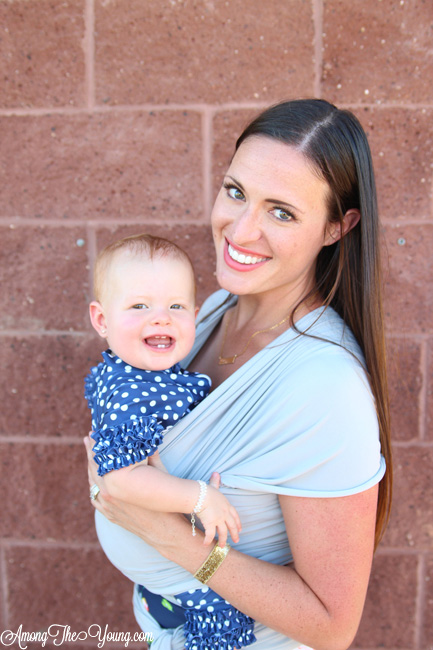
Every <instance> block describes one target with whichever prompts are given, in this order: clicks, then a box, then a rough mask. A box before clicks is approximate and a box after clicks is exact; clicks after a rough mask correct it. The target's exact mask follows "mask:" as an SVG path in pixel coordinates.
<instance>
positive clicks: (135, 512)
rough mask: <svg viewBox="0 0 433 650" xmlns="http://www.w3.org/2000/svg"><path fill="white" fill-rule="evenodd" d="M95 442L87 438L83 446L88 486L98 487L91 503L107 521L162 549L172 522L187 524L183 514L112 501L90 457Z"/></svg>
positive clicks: (117, 500)
mask: <svg viewBox="0 0 433 650" xmlns="http://www.w3.org/2000/svg"><path fill="white" fill-rule="evenodd" d="M93 444H94V441H93V440H92V438H91V437H90V435H89V436H86V437H85V438H84V445H85V447H86V452H87V461H88V462H87V473H88V479H89V486H90V487H91V486H93V485H97V486H98V488H99V490H100V492H99V493H98V496H97V497H96V499H94V500H92V501H91V503H92V505H93V507H94V508H96V510H99V512H100V513H102V514H103V515H104V516H105V517H106V518H107V519H109V520H110V521H112V522H113V523H115V524H117V525H118V526H122V528H126V530H129V531H130V532H131V533H134V534H135V535H138V536H139V537H141V538H142V539H143V540H144V541H145V542H147V543H148V544H150V545H151V546H155V547H159V546H160V545H162V546H163V540H164V539H165V538H166V537H168V539H170V540H171V537H172V531H173V530H175V529H176V526H175V525H174V522H175V521H177V520H179V519H180V520H183V521H184V522H185V525H187V526H188V525H189V527H190V524H188V522H187V521H186V520H185V518H184V517H183V515H178V514H174V513H164V512H162V513H161V512H155V511H150V510H146V509H144V508H142V507H138V506H134V505H131V504H128V503H126V502H125V501H120V500H119V499H114V498H113V496H112V495H110V493H109V492H108V490H107V488H106V485H105V480H104V477H103V476H98V465H97V464H96V462H95V461H94V458H93V452H92V447H93Z"/></svg>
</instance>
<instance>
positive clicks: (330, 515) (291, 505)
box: [88, 448, 377, 650]
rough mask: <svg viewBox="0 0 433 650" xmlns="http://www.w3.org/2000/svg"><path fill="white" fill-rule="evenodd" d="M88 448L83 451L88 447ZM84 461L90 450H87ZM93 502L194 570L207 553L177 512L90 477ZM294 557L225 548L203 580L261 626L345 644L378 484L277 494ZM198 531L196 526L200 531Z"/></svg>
mask: <svg viewBox="0 0 433 650" xmlns="http://www.w3.org/2000/svg"><path fill="white" fill-rule="evenodd" d="M89 451H90V450H89V448H88V453H89ZM89 460H90V461H91V460H92V459H91V454H90V453H89ZM89 480H90V482H91V483H94V482H97V483H98V485H99V486H100V487H101V494H100V496H98V499H97V500H96V501H95V502H94V505H95V507H96V508H97V509H98V510H100V511H101V512H102V513H103V514H104V515H105V516H107V517H108V518H109V519H110V520H112V521H114V522H115V523H117V524H119V525H121V526H123V527H124V528H127V529H128V530H130V531H131V532H133V533H135V534H137V535H139V536H140V537H142V538H143V539H144V540H145V541H146V542H148V543H149V544H151V545H152V546H154V547H155V548H157V549H158V551H159V552H160V553H161V554H162V555H164V556H165V557H167V558H168V559H170V560H172V561H174V562H176V563H177V564H179V565H180V566H182V567H183V568H184V569H186V570H187V571H190V572H191V573H195V571H197V569H198V568H199V567H200V566H201V564H202V563H203V562H204V561H205V559H206V557H207V556H208V554H209V549H208V548H206V547H204V546H203V543H202V537H201V535H200V534H199V535H198V536H197V537H195V538H193V537H192V536H191V527H190V525H189V523H188V522H187V521H186V519H185V518H184V517H183V516H181V515H173V514H164V513H150V512H148V511H144V510H143V509H141V508H137V507H136V506H130V505H128V504H126V503H119V502H118V501H116V500H115V499H113V497H112V496H111V495H110V494H109V493H107V491H106V489H105V486H104V485H103V482H102V481H101V480H100V479H99V477H96V473H95V470H94V467H93V462H91V463H90V465H89ZM280 503H281V508H282V511H283V515H284V519H285V522H286V527H287V531H288V536H289V538H290V545H291V548H292V552H293V558H294V564H293V565H291V566H290V567H285V566H278V565H273V564H270V563H268V562H264V561H262V560H258V559H256V558H253V557H250V556H248V555H245V554H243V553H240V552H238V551H235V550H234V549H232V550H231V551H230V553H229V554H228V556H227V558H226V559H225V560H224V562H223V564H222V565H221V567H220V568H219V569H218V571H217V572H216V573H215V574H214V576H213V577H212V578H211V579H210V581H209V583H208V584H209V586H210V587H211V588H212V589H214V590H215V591H216V592H217V593H219V594H220V595H221V596H222V597H223V598H225V599H227V600H228V601H229V602H231V603H232V605H234V606H235V607H237V608H238V609H240V610H241V611H243V612H245V613H246V614H248V615H249V616H252V617H253V618H255V619H256V620H258V621H260V622H261V623H263V624H264V625H267V626H268V627H271V628H273V629H275V630H278V631H279V632H281V633H282V634H285V635H286V636H289V637H292V638H294V639H296V640H297V641H299V642H300V643H304V644H306V645H309V646H311V647H313V648H315V650H346V648H348V647H349V645H350V643H351V642H352V640H353V637H354V636H355V633H356V631H357V628H358V625H359V621H360V617H361V614H362V609H363V605H364V600H365V594H366V590H367V584H368V579H369V575H370V569H371V562H372V556H373V541H374V527H375V515H376V503H377V487H374V488H371V489H369V490H367V491H365V492H361V493H360V494H355V495H352V496H348V497H337V498H333V499H319V498H305V497H281V498H280ZM199 532H200V531H199Z"/></svg>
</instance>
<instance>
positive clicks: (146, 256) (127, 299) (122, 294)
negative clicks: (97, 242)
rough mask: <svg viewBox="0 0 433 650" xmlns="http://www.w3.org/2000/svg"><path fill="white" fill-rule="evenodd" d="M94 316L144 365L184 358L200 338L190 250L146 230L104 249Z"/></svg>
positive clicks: (124, 353) (116, 345)
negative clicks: (196, 332)
mask: <svg viewBox="0 0 433 650" xmlns="http://www.w3.org/2000/svg"><path fill="white" fill-rule="evenodd" d="M94 295H95V299H96V300H94V301H92V302H91V303H90V307H89V310H90V320H91V322H92V325H93V327H94V328H95V330H96V331H97V332H98V334H99V335H100V336H101V337H102V338H104V339H107V341H108V345H109V346H110V348H111V350H112V351H113V352H114V354H116V355H117V356H118V357H120V358H121V359H122V360H123V361H125V362H126V363H127V364H129V365H131V366H134V367H136V368H141V369H143V370H165V369H167V368H170V367H171V366H173V365H174V364H175V363H178V362H179V361H181V360H182V359H183V358H184V357H185V356H186V355H187V354H188V353H189V351H190V350H191V348H192V345H193V343H194V338H195V316H196V313H197V309H196V307H195V281H194V270H193V267H192V263H191V260H190V259H189V257H188V255H187V254H186V253H185V251H183V250H182V249H181V248H179V246H177V245H176V244H174V243H173V242H170V241H168V240H167V239H163V238H162V237H154V236H152V235H147V234H141V235H133V236H131V237H125V238H124V239H120V240H118V241H116V242H114V243H113V244H110V245H109V246H107V247H106V248H104V250H103V251H101V253H99V255H98V257H97V260H96V264H95V272H94Z"/></svg>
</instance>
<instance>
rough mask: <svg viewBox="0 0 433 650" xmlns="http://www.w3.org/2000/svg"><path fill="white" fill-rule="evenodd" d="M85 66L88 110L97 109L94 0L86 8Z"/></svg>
mask: <svg viewBox="0 0 433 650" xmlns="http://www.w3.org/2000/svg"><path fill="white" fill-rule="evenodd" d="M84 43H85V51H84V58H85V66H86V72H85V74H86V101H87V109H88V110H90V111H93V109H94V107H95V7H94V0H86V6H85V38H84Z"/></svg>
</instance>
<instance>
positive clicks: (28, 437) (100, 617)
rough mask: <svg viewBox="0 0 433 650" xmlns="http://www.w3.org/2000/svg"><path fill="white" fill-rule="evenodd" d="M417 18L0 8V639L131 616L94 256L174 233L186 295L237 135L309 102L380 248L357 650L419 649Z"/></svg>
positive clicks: (425, 114) (432, 216)
mask: <svg viewBox="0 0 433 650" xmlns="http://www.w3.org/2000/svg"><path fill="white" fill-rule="evenodd" d="M432 28H433V5H432V3H431V1H430V0H425V1H424V0H410V1H409V0H401V1H400V0H362V2H358V1H356V2H352V1H349V0H323V2H322V0H308V1H307V0H227V1H225V0H195V1H194V0H129V2H127V1H126V0H123V1H122V0H0V133H1V145H0V196H1V200H0V228H1V240H0V241H1V257H2V260H1V283H0V291H1V296H2V310H1V316H0V324H1V333H0V342H1V351H0V359H1V366H2V368H3V372H2V378H1V384H2V396H3V398H2V408H1V414H0V436H1V438H0V445H1V465H2V476H1V485H0V501H1V508H2V515H1V521H0V526H1V530H0V538H1V539H0V596H1V607H0V630H3V629H12V630H16V629H17V628H18V627H19V625H20V624H21V623H22V624H23V630H26V631H37V630H41V629H44V628H45V627H46V626H47V625H49V624H52V623H59V624H64V625H70V626H71V628H72V629H73V630H75V631H79V630H81V629H87V627H88V626H89V625H90V624H92V623H99V624H101V625H102V626H105V624H106V623H108V624H109V626H110V630H113V631H114V630H120V631H124V630H128V629H131V630H136V629H137V628H136V626H135V624H134V622H133V617H132V613H131V607H130V588H129V585H128V583H127V581H126V580H125V579H123V578H122V577H121V576H120V575H118V574H117V572H116V571H115V570H114V569H113V568H112V567H111V566H110V565H109V563H108V562H107V560H106V559H105V557H104V556H103V554H102V552H101V551H100V549H99V548H98V544H97V542H96V538H95V533H94V530H93V520H92V509H91V508H90V506H89V502H88V487H87V480H86V470H85V462H84V454H83V450H82V442H81V439H82V437H83V434H84V433H85V432H86V431H87V429H88V427H89V416H88V413H87V410H86V406H85V403H84V400H83V398H82V378H83V376H84V374H85V373H86V372H87V369H88V367H89V365H90V364H91V363H93V362H95V361H97V360H98V355H99V350H100V344H99V343H98V342H97V340H96V338H95V336H94V335H93V333H92V331H91V329H90V326H89V323H88V318H87V302H88V300H89V299H90V295H91V294H90V276H91V267H92V263H93V260H94V257H95V253H96V251H97V250H98V249H99V248H100V247H101V246H102V245H104V244H105V243H107V242H108V241H109V240H112V239H114V238H117V237H119V236H121V235H124V234H126V233H134V232H137V231H141V230H143V229H144V228H145V229H148V230H149V231H151V232H156V233H160V234H163V235H166V236H168V237H172V238H174V239H177V240H178V241H179V242H180V243H181V244H182V245H184V246H185V247H186V248H187V249H188V250H189V251H190V253H191V254H192V256H193V258H194V259H195V261H196V263H197V270H198V274H199V296H200V299H202V298H203V297H204V296H205V295H206V294H207V293H208V292H209V291H210V290H211V289H212V288H214V286H215V282H214V279H213V276H212V271H213V251H212V242H211V237H210V234H209V228H208V215H209V211H210V207H211V204H212V199H213V196H214V194H215V189H216V187H217V186H218V182H219V179H220V175H221V172H222V171H223V169H224V166H225V165H226V163H227V161H228V159H229V157H230V154H231V151H232V146H233V143H234V138H235V136H236V134H237V133H238V132H239V130H240V128H241V126H242V125H243V124H244V123H245V122H246V121H247V120H248V118H249V117H250V115H251V114H252V113H253V112H255V111H256V110H257V109H258V108H261V107H262V106H265V105H267V104H269V103H272V102H275V101H277V100H280V99H283V98H287V97H298V96H312V95H316V96H320V97H325V98H327V99H330V100H332V101H335V102H336V103H337V104H339V105H340V106H346V107H349V108H351V109H352V110H353V111H354V112H355V113H356V114H357V115H358V116H359V118H360V119H361V121H362V123H363V124H364V126H365V127H366V129H367V131H368V133H369V136H370V139H371V144H372V149H373V153H374V158H375V165H376V170H377V176H378V187H379V198H380V208H381V214H382V217H383V224H384V230H385V235H386V242H387V250H388V254H389V265H388V270H387V301H386V313H387V324H388V331H389V337H388V338H389V347H390V351H391V354H390V373H391V399H392V412H393V431H394V451H395V469H396V486H395V503H394V510H393V517H392V522H391V525H390V528H389V530H388V532H387V534H386V537H385V540H384V542H383V544H382V546H381V548H380V550H379V552H378V553H377V556H376V559H375V562H374V569H373V575H372V580H371V587H370V590H369V595H368V600H367V605H366V610H365V615H364V618H363V622H362V624H361V628H360V631H359V634H358V637H357V640H356V642H355V644H354V647H356V648H358V649H360V648H363V649H366V648H370V649H375V648H376V649H378V648H387V649H397V648H398V649H401V650H427V649H430V650H431V649H432V648H433V615H432V603H433V579H432V578H433V518H432V502H433V488H432V484H433V483H432V479H431V468H432V460H433V433H432V428H431V422H432V418H433V400H432V390H433V382H432V372H431V368H432V356H433V346H432V337H433V296H432V291H433V289H432V282H431V280H432V259H433V256H432V250H433V203H432V180H433V178H432V168H433V147H432V145H433V83H432V80H433V57H432V36H433V33H432ZM29 647H36V646H35V645H33V646H32V645H30V646H29ZM63 647H66V645H64V646H63ZM67 647H70V648H72V647H73V648H76V649H77V650H79V648H81V647H83V648H84V645H83V646H80V644H78V643H73V644H72V643H71V644H70V645H69V646H67ZM110 647H113V648H114V647H123V645H122V644H120V645H119V644H117V646H116V644H112V645H111V646H110Z"/></svg>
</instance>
